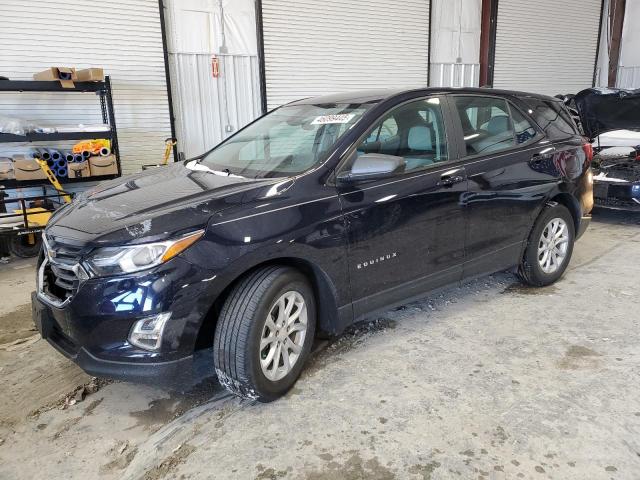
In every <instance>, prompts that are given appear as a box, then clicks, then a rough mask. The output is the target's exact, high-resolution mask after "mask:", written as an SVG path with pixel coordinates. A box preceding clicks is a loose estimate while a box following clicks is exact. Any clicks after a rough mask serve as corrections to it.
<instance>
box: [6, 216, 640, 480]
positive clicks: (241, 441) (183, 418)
mask: <svg viewBox="0 0 640 480" xmlns="http://www.w3.org/2000/svg"><path fill="white" fill-rule="evenodd" d="M639 266H640V216H638V215H631V214H621V213H615V212H597V214H596V217H595V221H594V223H593V224H592V227H591V228H590V230H589V231H588V232H587V234H586V235H585V237H584V238H583V239H582V240H581V241H580V242H579V243H578V244H577V247H576V250H575V252H574V257H573V259H572V262H571V266H570V269H569V271H568V272H567V274H566V275H565V277H564V278H563V279H562V280H561V281H560V282H558V283H557V284H555V285H553V286H551V287H547V288H545V289H529V288H525V287H523V286H521V285H520V284H519V283H518V282H517V280H516V278H515V277H514V276H513V275H511V274H507V273H504V274H498V275H494V276H492V277H488V278H484V279H480V280H476V281H473V282H471V283H468V284H466V285H464V286H463V287H460V288H451V289H449V290H447V291H445V292H444V293H442V294H438V295H432V296H430V297H426V298H425V299H424V300H422V301H420V302H416V303H412V304H410V305H407V306H406V307H404V308H401V309H397V310H394V311H390V312H388V313H386V314H385V315H382V316H380V317H378V318H377V319H375V321H373V322H370V323H365V324H362V325H360V326H358V328H355V329H353V330H352V331H351V332H349V333H347V334H346V335H344V336H342V337H341V338H339V339H337V340H336V341H334V342H331V343H329V344H328V345H324V346H322V347H320V348H319V349H318V351H317V352H316V353H315V355H314V358H313V359H312V361H311V364H310V365H309V366H308V368H307V369H306V370H305V372H304V373H303V376H302V378H301V379H300V381H299V382H298V383H297V384H296V386H295V387H294V389H293V390H292V391H291V392H290V393H289V394H288V395H287V397H285V398H283V399H282V400H280V401H277V402H274V403H271V404H268V405H264V404H252V403H249V402H245V401H239V400H238V399H236V398H233V397H230V396H228V395H227V394H226V393H225V392H224V391H222V390H221V389H220V387H219V386H217V384H215V382H209V383H205V384H204V385H201V386H200V387H199V388H195V389H194V390H193V391H190V392H188V393H186V394H176V393H170V392H167V391H163V390H161V389H155V388H152V387H143V386H138V385H132V384H127V383H111V384H107V385H98V386H97V387H96V386H93V387H90V388H89V392H90V393H88V394H87V396H86V397H85V398H84V399H83V400H82V401H78V402H77V403H74V401H73V399H71V401H69V398H68V397H67V401H66V402H65V394H68V393H70V392H73V391H74V390H77V387H78V386H81V385H83V384H85V383H87V382H89V381H90V378H89V377H87V376H86V375H85V374H84V373H82V372H81V371H79V370H78V369H77V368H76V367H75V366H74V365H73V364H71V363H70V362H68V361H67V360H65V359H64V358H63V357H62V356H61V355H59V354H58V353H57V352H56V351H54V350H53V349H52V348H51V347H50V346H48V345H47V344H46V343H45V342H43V341H39V340H37V336H34V332H33V331H32V330H30V320H29V316H30V314H29V310H28V308H27V307H26V306H25V305H26V304H27V302H28V300H29V292H30V291H31V290H32V289H33V286H34V285H33V284H34V281H33V276H34V275H33V266H32V262H30V261H19V262H14V263H11V264H9V265H4V266H0V269H1V270H0V298H2V302H1V303H0V344H2V345H0V405H1V406H2V407H1V410H0V478H2V479H5V478H6V479H19V478H42V477H43V476H44V475H45V473H46V474H48V477H49V478H105V479H109V478H131V479H137V478H144V479H161V478H220V479H233V478H238V479H262V480H264V479H280V478H283V479H289V478H291V479H308V480H321V479H331V480H340V479H396V478H397V479H404V478H407V479H416V480H418V479H468V478H473V479H475V478H479V479H505V478H509V479H513V478H515V479H517V478H532V479H543V478H554V479H563V480H564V479H580V480H583V479H590V480H591V479H593V480H595V479H610V478H615V479H637V478H639V477H640V388H639V387H638V385H639V381H640V337H639V336H638V332H639V331H640V329H639V326H640V325H639V323H640V315H639V314H638V310H639V309H640V302H639V301H638V289H639V287H640V280H639V279H638V277H639V274H640V270H639ZM99 387H101V388H99ZM96 388H99V389H98V391H95V392H94V390H96ZM91 392H93V393H91ZM78 400H81V396H78ZM65 403H66V404H65Z"/></svg>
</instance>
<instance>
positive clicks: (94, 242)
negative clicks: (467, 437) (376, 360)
mask: <svg viewBox="0 0 640 480" xmlns="http://www.w3.org/2000/svg"><path fill="white" fill-rule="evenodd" d="M591 154H592V152H591V147H590V145H589V144H588V143H587V142H586V141H585V139H584V138H582V137H581V136H580V134H579V133H578V130H577V129H576V126H575V124H574V123H573V121H572V119H571V117H570V115H569V114H568V113H567V111H566V110H565V108H564V106H563V104H562V103H561V102H560V101H558V100H556V99H554V98H550V97H544V96H540V95H534V94H528V93H520V92H511V91H498V90H487V89H462V90H459V89H456V90H453V89H418V90H410V91H406V90H405V91H364V92H354V93H350V94H344V95H332V96H325V97H317V98H310V99H306V100H301V101H298V102H294V103H291V104H289V105H286V106H283V107H280V108H278V109H276V110H274V111H272V112H270V113H269V114H267V115H265V116H263V117H261V118H259V119H258V120H256V121H255V122H253V123H251V124H250V125H248V126H247V127H245V128H244V129H243V130H241V131H239V132H238V133H236V134H235V135H233V136H232V137H230V138H229V139H227V140H226V141H224V142H223V143H221V144H220V145H218V146H217V147H215V148H214V149H213V150H211V151H209V152H207V153H205V154H203V155H202V156H200V157H198V158H195V159H191V160H188V161H185V162H184V163H176V164H173V165H171V166H168V167H164V168H158V169H155V170H152V171H146V172H143V173H141V174H137V175H133V176H129V177H125V178H123V179H121V180H115V181H111V182H107V183H104V184H101V185H100V186H98V187H96V188H94V189H93V190H91V191H88V192H86V193H85V194H83V195H81V196H80V197H78V198H77V199H76V200H75V201H74V202H73V203H72V204H70V205H68V206H66V207H64V208H62V209H61V210H60V211H58V212H57V213H56V214H55V215H54V217H53V218H52V219H51V221H50V222H49V225H48V227H47V229H46V232H45V234H44V248H43V251H42V254H41V256H40V260H39V263H38V282H37V292H34V295H33V314H34V320H35V323H36V325H37V327H38V329H39V330H40V332H41V333H42V336H43V337H44V338H46V339H47V340H48V341H49V342H50V343H51V344H52V345H53V346H54V347H56V348H57V349H58V350H59V351H60V352H62V353H63V354H64V355H66V356H67V357H69V358H70V359H72V360H73V361H75V362H76V363H77V364H78V365H80V367H82V368H83V369H84V370H86V371H87V372H89V373H91V374H93V375H98V376H105V377H115V378H122V379H131V380H147V381H148V380H152V381H159V380H161V379H168V378H177V377H186V376H188V375H190V374H191V373H192V371H193V370H194V367H195V364H196V363H197V362H195V360H194V359H195V358H198V357H199V356H200V355H203V354H204V355H205V356H206V357H207V358H209V359H210V360H211V362H210V365H212V366H211V367H210V368H211V369H213V368H215V373H216V374H217V376H218V379H219V381H220V382H221V383H222V384H223V385H224V386H225V387H227V388H228V389H229V390H231V391H232V392H234V393H236V394H239V395H242V396H245V397H251V398H256V399H258V400H261V401H270V400H273V399H275V398H277V397H279V396H280V395H282V394H283V393H285V392H286V391H287V390H288V389H289V388H290V387H291V386H292V385H293V383H294V382H295V381H296V379H297V377H298V376H299V374H300V371H301V369H302V368H303V365H304V363H305V360H306V358H307V357H308V355H309V351H310V349H311V345H312V342H313V339H314V337H316V336H318V335H336V334H339V333H340V332H342V331H343V330H344V329H345V328H346V327H347V326H349V325H350V324H352V323H354V322H356V321H358V320H359V319H362V318H363V317H365V316H367V315H371V314H372V313H373V312H375V311H378V310H384V309H388V308H390V307H391V306H393V305H397V304H400V303H403V302H407V301H409V300H411V299H413V298H417V297H420V296H423V295H425V293H426V292H428V291H429V290H431V289H434V288H437V287H441V286H444V285H448V284H455V283H457V282H460V281H462V280H463V279H464V278H468V277H472V276H477V275H482V274H489V273H492V272H496V271H499V270H505V269H509V268H516V269H517V270H518V272H519V274H520V276H521V277H522V278H523V280H524V281H526V282H527V283H529V284H532V285H538V286H541V285H547V284H549V283H552V282H554V281H556V280H557V279H558V278H559V277H560V276H561V275H562V273H563V272H564V270H565V268H566V267H567V264H568V263H569V260H570V258H571V253H572V249H573V244H574V241H575V239H576V238H578V237H579V236H580V234H581V233H582V232H584V230H585V228H586V227H587V225H588V223H589V212H590V211H591V207H592V204H593V194H592V177H591V172H590V169H589V164H590V161H591Z"/></svg>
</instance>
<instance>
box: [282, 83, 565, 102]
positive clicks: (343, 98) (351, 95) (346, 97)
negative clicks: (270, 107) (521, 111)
mask: <svg viewBox="0 0 640 480" xmlns="http://www.w3.org/2000/svg"><path fill="white" fill-rule="evenodd" d="M407 93H424V94H425V95H434V94H448V93H471V94H476V95H487V94H488V95H500V96H505V97H520V98H523V97H524V98H527V97H529V98H539V99H542V100H547V101H559V100H558V99H557V98H554V97H549V96H547V95H541V94H538V93H530V92H520V91H517V90H500V89H494V88H471V87H469V88H454V87H425V88H405V89H391V88H389V89H377V90H357V91H353V92H344V93H333V94H329V95H320V96H317V97H308V98H303V99H300V100H296V101H293V102H291V103H289V105H311V104H316V105H318V104H327V103H337V104H344V103H356V104H358V103H380V102H382V101H384V100H388V99H390V98H393V97H397V96H401V95H403V94H407Z"/></svg>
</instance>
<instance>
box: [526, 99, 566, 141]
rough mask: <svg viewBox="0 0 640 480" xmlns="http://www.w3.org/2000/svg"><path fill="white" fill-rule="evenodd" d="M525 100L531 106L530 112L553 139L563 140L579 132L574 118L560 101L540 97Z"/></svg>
mask: <svg viewBox="0 0 640 480" xmlns="http://www.w3.org/2000/svg"><path fill="white" fill-rule="evenodd" d="M523 100H524V101H525V102H526V103H527V105H528V106H529V108H530V110H529V111H528V113H529V114H530V115H531V116H532V117H533V119H534V120H535V121H536V122H537V123H538V125H540V128H542V129H543V130H544V131H545V133H546V134H547V136H548V137H549V138H550V139H551V140H563V139H566V138H568V137H571V136H573V135H577V134H578V131H577V130H576V127H575V125H574V123H573V120H571V117H570V116H569V114H568V113H567V112H566V111H565V110H564V108H563V107H562V105H561V104H560V103H559V102H553V101H546V100H542V99H539V98H523Z"/></svg>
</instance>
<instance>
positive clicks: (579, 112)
mask: <svg viewBox="0 0 640 480" xmlns="http://www.w3.org/2000/svg"><path fill="white" fill-rule="evenodd" d="M565 103H567V104H568V106H569V107H570V108H571V109H572V110H573V112H574V114H575V116H576V117H577V120H578V122H579V124H580V126H581V128H582V131H583V132H584V134H585V136H587V137H588V138H589V139H590V141H591V142H592V144H593V149H594V158H593V164H592V167H593V175H594V179H593V180H594V189H593V193H594V198H595V203H596V205H598V206H601V207H606V208H612V209H624V210H636V211H640V90H622V89H612V88H590V89H587V90H583V91H581V92H580V93H578V94H577V95H575V96H573V97H566V98H565Z"/></svg>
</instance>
